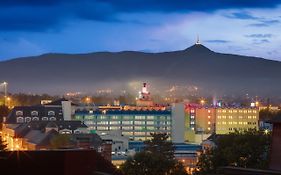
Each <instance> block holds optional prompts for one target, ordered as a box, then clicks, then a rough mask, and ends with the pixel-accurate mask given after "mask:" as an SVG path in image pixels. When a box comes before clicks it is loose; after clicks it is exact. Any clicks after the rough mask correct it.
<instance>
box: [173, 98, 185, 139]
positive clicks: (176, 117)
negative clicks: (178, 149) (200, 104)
mask: <svg viewBox="0 0 281 175" xmlns="http://www.w3.org/2000/svg"><path fill="white" fill-rule="evenodd" d="M184 132H185V117H184V104H183V103H174V104H173V105H172V141H173V142H174V143H183V142H184Z"/></svg>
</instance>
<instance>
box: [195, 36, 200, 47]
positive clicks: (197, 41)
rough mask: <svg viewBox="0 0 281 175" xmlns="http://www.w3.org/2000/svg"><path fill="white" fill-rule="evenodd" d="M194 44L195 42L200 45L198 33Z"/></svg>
mask: <svg viewBox="0 0 281 175" xmlns="http://www.w3.org/2000/svg"><path fill="white" fill-rule="evenodd" d="M196 44H197V45H200V44H201V43H200V38H199V35H197V40H196Z"/></svg>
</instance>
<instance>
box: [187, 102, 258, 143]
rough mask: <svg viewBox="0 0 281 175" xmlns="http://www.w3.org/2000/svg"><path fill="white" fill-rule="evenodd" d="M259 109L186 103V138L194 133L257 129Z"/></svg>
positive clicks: (204, 133)
mask: <svg viewBox="0 0 281 175" xmlns="http://www.w3.org/2000/svg"><path fill="white" fill-rule="evenodd" d="M258 121H259V110H258V108H256V107H253V108H251V107H243V108H236V107H227V108H222V107H206V106H202V105H198V104H186V106H185V127H186V140H194V139H190V138H191V137H192V136H195V135H196V134H199V135H201V136H200V137H203V135H208V134H212V133H216V134H229V133H231V132H234V131H235V130H237V131H243V130H248V129H258Z"/></svg>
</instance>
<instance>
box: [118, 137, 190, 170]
mask: <svg viewBox="0 0 281 175" xmlns="http://www.w3.org/2000/svg"><path fill="white" fill-rule="evenodd" d="M151 136H152V139H151V140H148V141H145V142H144V143H145V149H144V151H141V152H139V153H136V154H135V155H134V156H133V157H129V158H128V160H127V161H126V162H125V163H124V164H123V165H122V166H121V170H122V171H123V173H124V174H126V175H186V171H185V169H184V167H183V165H182V164H181V163H180V162H178V161H177V160H176V159H175V158H174V147H173V144H172V142H170V141H167V139H168V138H169V136H168V135H167V134H163V133H158V134H152V133H151Z"/></svg>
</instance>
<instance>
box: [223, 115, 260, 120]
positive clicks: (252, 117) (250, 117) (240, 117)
mask: <svg viewBox="0 0 281 175" xmlns="http://www.w3.org/2000/svg"><path fill="white" fill-rule="evenodd" d="M226 118H228V119H233V118H236V116H234V117H233V116H225V115H223V116H220V115H219V116H218V119H226ZM238 118H239V119H243V118H248V119H256V118H257V116H255V115H254V116H250V115H249V116H238Z"/></svg>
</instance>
